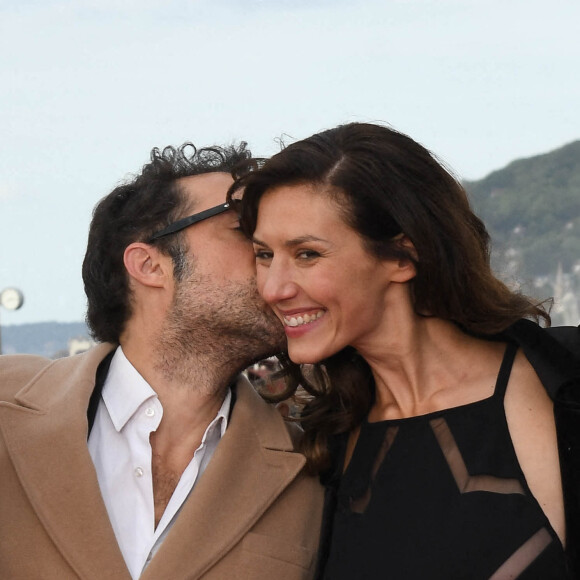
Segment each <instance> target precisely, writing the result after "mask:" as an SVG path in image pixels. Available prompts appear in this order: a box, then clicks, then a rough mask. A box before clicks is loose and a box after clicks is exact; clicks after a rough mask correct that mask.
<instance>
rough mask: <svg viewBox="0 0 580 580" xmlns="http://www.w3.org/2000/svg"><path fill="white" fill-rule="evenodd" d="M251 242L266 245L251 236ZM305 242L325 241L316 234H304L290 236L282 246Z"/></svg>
mask: <svg viewBox="0 0 580 580" xmlns="http://www.w3.org/2000/svg"><path fill="white" fill-rule="evenodd" d="M252 242H254V244H256V245H257V246H264V247H267V246H268V244H266V243H265V242H262V241H261V240H259V239H258V238H256V237H253V238H252ZM306 242H326V240H324V239H323V238H317V237H316V236H310V235H305V236H299V237H297V238H292V239H291V240H286V241H285V242H284V246H287V247H289V248H293V247H294V246H299V245H300V244H304V243H306Z"/></svg>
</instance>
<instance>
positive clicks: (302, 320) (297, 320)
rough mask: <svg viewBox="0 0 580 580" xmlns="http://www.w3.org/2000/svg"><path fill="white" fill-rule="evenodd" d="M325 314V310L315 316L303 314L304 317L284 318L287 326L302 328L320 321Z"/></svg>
mask: <svg viewBox="0 0 580 580" xmlns="http://www.w3.org/2000/svg"><path fill="white" fill-rule="evenodd" d="M323 314H324V310H319V311H318V312H315V313H314V314H303V315H302V316H291V317H289V318H288V317H287V316H284V324H285V325H286V326H302V325H303V324H308V323H309V322H314V321H315V320H318V319H319V318H320V317H321V316H322V315H323Z"/></svg>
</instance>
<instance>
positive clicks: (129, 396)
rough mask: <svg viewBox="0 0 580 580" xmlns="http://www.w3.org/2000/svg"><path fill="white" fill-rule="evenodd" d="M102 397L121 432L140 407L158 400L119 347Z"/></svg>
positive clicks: (114, 423)
mask: <svg viewBox="0 0 580 580" xmlns="http://www.w3.org/2000/svg"><path fill="white" fill-rule="evenodd" d="M102 397H103V402H104V403H105V405H106V407H107V411H108V412H109V416H110V417H111V421H112V422H113V425H114V426H115V429H116V430H117V431H119V432H120V431H121V429H123V427H124V426H125V425H126V424H127V422H128V421H129V419H131V417H132V416H133V415H134V414H135V413H136V411H137V410H138V409H139V407H140V406H141V405H142V404H143V403H144V402H145V401H147V400H148V399H154V398H157V394H156V393H155V391H154V390H153V389H152V388H151V386H150V385H149V383H148V382H147V381H146V380H145V379H144V378H143V377H142V376H141V375H140V374H139V372H138V371H137V369H136V368H135V367H134V366H133V365H132V364H131V363H130V362H129V360H128V359H127V357H126V356H125V353H124V352H123V349H122V348H121V347H120V346H119V347H117V350H116V352H115V354H114V355H113V359H112V360H111V366H110V367H109V373H108V374H107V378H106V379H105V384H104V385H103V392H102Z"/></svg>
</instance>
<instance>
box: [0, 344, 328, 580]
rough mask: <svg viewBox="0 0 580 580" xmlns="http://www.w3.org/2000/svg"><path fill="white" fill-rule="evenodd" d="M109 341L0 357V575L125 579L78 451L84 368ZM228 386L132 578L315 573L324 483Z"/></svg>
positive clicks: (245, 387)
mask: <svg viewBox="0 0 580 580" xmlns="http://www.w3.org/2000/svg"><path fill="white" fill-rule="evenodd" d="M112 348H113V347H112V345H106V344H103V345H99V346H97V347H95V348H93V349H92V350H90V351H88V352H87V353H85V354H81V355H77V356H74V357H70V358H64V359H59V360H56V361H48V360H46V359H44V358H41V357H36V356H31V355H14V356H2V357H0V578H2V579H6V580H24V579H26V580H31V579H34V580H68V579H73V578H75V579H77V578H81V579H82V580H103V579H105V578H106V579H107V580H130V576H129V572H128V570H127V568H126V566H125V562H124V560H123V556H122V555H121V552H120V550H119V547H118V545H117V541H116V538H115V535H114V532H113V529H112V527H111V524H110V522H109V517H108V515H107V511H106V508H105V504H104V502H103V500H102V497H101V493H100V490H99V484H98V481H97V477H96V473H95V469H94V466H93V462H92V460H91V457H90V455H89V452H88V448H87V407H88V403H89V398H90V396H91V393H92V392H93V389H94V386H95V373H96V369H97V367H98V365H99V363H100V362H101V360H102V359H103V358H104V357H105V356H106V355H107V354H108V353H109V352H110V350H111V349H112ZM236 392H237V399H236V403H235V406H234V409H233V412H232V416H231V421H230V423H229V426H228V429H227V431H226V433H225V434H224V437H223V438H222V440H221V441H220V443H219V445H218V447H217V449H216V452H215V455H214V456H213V458H212V460H211V462H210V464H209V465H208V467H207V469H206V471H205V473H204V474H203V475H202V477H201V478H200V479H199V481H198V482H197V484H196V486H195V488H194V489H193V491H192V493H191V495H190V496H189V498H188V499H187V500H186V502H185V503H184V505H183V508H182V510H181V512H180V514H179V516H178V517H177V520H176V521H175V523H174V525H173V528H172V529H171V531H170V532H169V534H168V536H167V538H166V540H165V542H164V543H163V545H162V546H161V548H160V549H159V551H158V552H157V554H156V555H155V556H154V558H153V560H152V561H151V563H150V564H149V566H148V567H147V568H146V569H145V571H144V573H143V574H142V576H141V578H142V579H143V580H182V579H183V580H185V579H194V578H195V579H197V578H203V579H204V580H218V579H219V580H225V579H234V578H235V579H242V580H243V579H251V580H261V579H263V580H272V579H275V580H294V579H303V578H312V577H313V575H314V569H315V559H316V557H315V555H316V549H317V544H318V537H319V528H320V519H321V511H322V502H323V490H322V488H321V487H320V485H319V483H318V481H317V480H315V479H313V478H310V477H306V476H305V475H304V474H303V473H302V467H303V465H304V462H305V460H304V457H303V456H302V455H300V454H298V453H296V452H294V450H293V449H294V445H293V442H292V437H291V436H290V434H289V431H288V429H287V427H286V426H285V425H284V422H283V420H282V418H281V417H280V416H279V414H278V412H277V411H276V410H275V409H272V408H271V406H269V405H268V404H266V403H265V402H264V401H263V400H262V399H261V398H260V397H259V396H258V395H257V394H256V393H255V392H254V390H253V389H252V387H251V386H250V385H249V383H247V381H245V379H242V378H241V379H240V380H239V381H238V385H237V391H236ZM291 427H292V426H291ZM291 431H292V432H293V430H291Z"/></svg>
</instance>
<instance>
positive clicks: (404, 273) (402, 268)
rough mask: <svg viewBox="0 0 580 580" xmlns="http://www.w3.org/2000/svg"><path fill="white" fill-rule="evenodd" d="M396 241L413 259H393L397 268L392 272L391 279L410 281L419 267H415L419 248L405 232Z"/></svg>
mask: <svg viewBox="0 0 580 580" xmlns="http://www.w3.org/2000/svg"><path fill="white" fill-rule="evenodd" d="M396 241H397V246H398V247H399V248H400V249H402V250H404V251H405V252H406V253H407V254H408V255H409V256H410V257H411V258H412V259H409V258H399V259H397V260H393V261H392V262H393V265H394V266H395V268H393V271H392V272H391V280H393V281H394V282H408V281H409V280H412V279H413V278H414V277H415V276H416V275H417V268H416V267H415V263H416V262H417V261H418V259H417V250H416V249H415V246H414V245H413V242H412V241H411V240H410V239H409V238H408V237H407V236H406V235H405V234H399V236H397V239H396Z"/></svg>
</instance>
